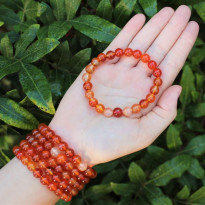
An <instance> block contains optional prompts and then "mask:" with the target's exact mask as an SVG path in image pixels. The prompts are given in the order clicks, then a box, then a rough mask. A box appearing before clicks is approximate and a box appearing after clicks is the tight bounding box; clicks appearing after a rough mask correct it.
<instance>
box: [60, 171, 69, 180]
mask: <svg viewBox="0 0 205 205" xmlns="http://www.w3.org/2000/svg"><path fill="white" fill-rule="evenodd" d="M62 178H63V179H67V180H68V179H70V173H69V172H68V171H63V172H62Z"/></svg>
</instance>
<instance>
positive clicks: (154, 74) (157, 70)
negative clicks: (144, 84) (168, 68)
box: [152, 68, 162, 77]
mask: <svg viewBox="0 0 205 205" xmlns="http://www.w3.org/2000/svg"><path fill="white" fill-rule="evenodd" d="M152 74H153V76H155V77H160V76H161V75H162V71H161V70H160V69H159V68H156V69H154V71H153V73H152Z"/></svg>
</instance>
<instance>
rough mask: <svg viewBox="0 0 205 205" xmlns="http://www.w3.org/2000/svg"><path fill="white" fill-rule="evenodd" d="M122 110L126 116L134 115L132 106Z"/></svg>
mask: <svg viewBox="0 0 205 205" xmlns="http://www.w3.org/2000/svg"><path fill="white" fill-rule="evenodd" d="M122 112H123V115H124V116H126V117H130V116H131V115H132V109H131V108H130V107H125V108H124V109H123V111H122Z"/></svg>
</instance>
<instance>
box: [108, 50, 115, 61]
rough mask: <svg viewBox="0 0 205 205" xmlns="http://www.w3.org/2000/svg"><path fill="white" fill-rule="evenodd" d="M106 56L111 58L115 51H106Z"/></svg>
mask: <svg viewBox="0 0 205 205" xmlns="http://www.w3.org/2000/svg"><path fill="white" fill-rule="evenodd" d="M106 56H107V58H108V59H110V60H112V59H113V58H114V57H115V52H113V51H108V52H107V53H106Z"/></svg>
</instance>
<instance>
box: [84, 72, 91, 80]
mask: <svg viewBox="0 0 205 205" xmlns="http://www.w3.org/2000/svg"><path fill="white" fill-rule="evenodd" d="M82 79H83V81H84V82H90V80H91V75H90V74H89V73H84V74H83V75H82Z"/></svg>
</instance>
